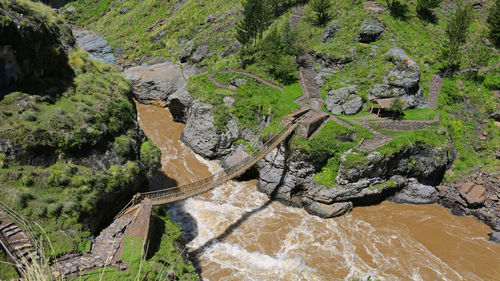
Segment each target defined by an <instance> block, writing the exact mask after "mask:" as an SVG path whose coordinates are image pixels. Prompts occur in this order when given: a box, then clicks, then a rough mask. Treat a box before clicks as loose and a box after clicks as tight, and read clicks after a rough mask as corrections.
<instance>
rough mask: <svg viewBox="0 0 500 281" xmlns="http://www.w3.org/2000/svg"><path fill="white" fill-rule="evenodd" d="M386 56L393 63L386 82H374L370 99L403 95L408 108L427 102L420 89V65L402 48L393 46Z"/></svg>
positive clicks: (385, 79) (370, 89)
mask: <svg viewBox="0 0 500 281" xmlns="http://www.w3.org/2000/svg"><path fill="white" fill-rule="evenodd" d="M385 58H386V59H387V60H389V61H391V62H392V63H393V66H392V68H390V69H389V70H388V73H387V75H386V77H385V78H384V84H374V85H373V86H372V87H371V88H369V89H368V93H369V96H368V98H369V99H370V100H372V99H374V98H392V97H401V98H402V100H403V101H404V102H405V104H406V108H416V107H420V106H423V105H425V104H426V103H427V100H426V98H425V93H424V92H423V91H422V90H421V89H420V86H419V84H420V76H421V74H420V70H419V67H418V65H417V64H416V63H415V62H414V61H413V60H412V59H411V58H410V57H409V56H408V55H407V54H406V53H405V52H404V51H403V50H402V49H400V48H391V49H389V51H388V52H387V53H386V54H385Z"/></svg>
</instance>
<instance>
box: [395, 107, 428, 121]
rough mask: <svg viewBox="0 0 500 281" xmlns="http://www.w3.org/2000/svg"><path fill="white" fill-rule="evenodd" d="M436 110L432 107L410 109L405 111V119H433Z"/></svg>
mask: <svg viewBox="0 0 500 281" xmlns="http://www.w3.org/2000/svg"><path fill="white" fill-rule="evenodd" d="M435 116H436V112H435V111H434V110H432V109H430V108H422V109H410V110H406V111H405V112H404V116H403V119H404V120H433V119H434V117H435Z"/></svg>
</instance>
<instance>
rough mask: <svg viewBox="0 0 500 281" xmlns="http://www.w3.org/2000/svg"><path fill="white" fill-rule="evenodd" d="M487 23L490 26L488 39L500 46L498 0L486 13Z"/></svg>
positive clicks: (499, 2)
mask: <svg viewBox="0 0 500 281" xmlns="http://www.w3.org/2000/svg"><path fill="white" fill-rule="evenodd" d="M488 24H489V27H490V34H489V35H490V39H491V41H492V42H493V44H494V45H495V46H496V47H497V48H500V0H496V1H495V5H494V6H493V7H491V10H490V12H489V14H488Z"/></svg>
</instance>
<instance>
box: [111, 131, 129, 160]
mask: <svg viewBox="0 0 500 281" xmlns="http://www.w3.org/2000/svg"><path fill="white" fill-rule="evenodd" d="M113 147H114V149H115V151H116V153H117V154H118V155H120V156H127V155H128V154H129V153H130V151H131V150H132V141H131V140H130V138H129V137H127V136H125V135H121V136H119V137H117V138H115V141H114V142H113Z"/></svg>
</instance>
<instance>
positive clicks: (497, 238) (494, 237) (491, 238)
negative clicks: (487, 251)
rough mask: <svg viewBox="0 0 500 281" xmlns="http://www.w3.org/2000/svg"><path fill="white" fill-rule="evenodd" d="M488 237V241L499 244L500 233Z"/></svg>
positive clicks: (493, 233)
mask: <svg viewBox="0 0 500 281" xmlns="http://www.w3.org/2000/svg"><path fill="white" fill-rule="evenodd" d="M488 236H489V237H490V241H492V242H495V243H499V244H500V231H495V232H492V233H490V234H488Z"/></svg>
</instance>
